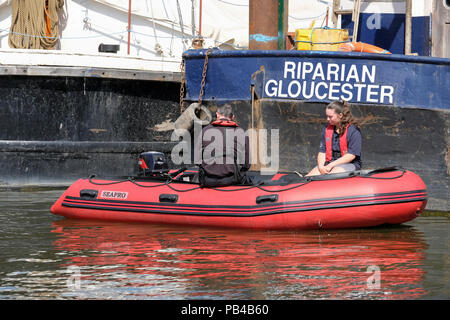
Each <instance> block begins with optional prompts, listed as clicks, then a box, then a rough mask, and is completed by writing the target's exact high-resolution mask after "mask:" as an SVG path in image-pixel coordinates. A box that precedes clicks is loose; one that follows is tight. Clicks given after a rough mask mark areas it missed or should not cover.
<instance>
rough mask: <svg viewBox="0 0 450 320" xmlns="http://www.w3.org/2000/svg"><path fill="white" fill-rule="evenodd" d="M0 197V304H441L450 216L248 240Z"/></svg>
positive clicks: (252, 235) (44, 195)
mask: <svg viewBox="0 0 450 320" xmlns="http://www.w3.org/2000/svg"><path fill="white" fill-rule="evenodd" d="M62 192H63V191H62V190H35V191H28V192H24V191H21V192H19V191H3V192H0V255H1V259H0V299H448V298H449V297H450V294H449V283H450V275H449V273H450V272H449V253H448V242H449V227H450V221H449V219H448V218H447V217H439V216H438V217H419V218H417V219H415V220H413V221H411V222H409V223H406V224H403V225H400V226H390V227H377V228H369V229H352V230H321V231H292V230H291V231H249V230H230V229H218V228H197V227H185V226H172V225H154V224H136V223H134V224H133V223H117V222H115V223H110V222H101V221H88V220H68V219H65V218H61V217H57V216H54V215H52V214H51V213H50V206H51V205H52V204H53V202H54V201H56V199H57V198H58V197H59V196H60V195H61V194H62Z"/></svg>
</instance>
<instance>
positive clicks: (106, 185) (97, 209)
mask: <svg viewBox="0 0 450 320" xmlns="http://www.w3.org/2000/svg"><path fill="white" fill-rule="evenodd" d="M193 174H194V173H193V172H192V171H185V172H183V173H180V174H178V175H176V176H173V177H170V178H169V179H166V180H164V179H161V177H159V178H157V179H155V178H152V177H135V178H124V179H100V178H93V177H91V178H88V179H80V180H78V181H76V182H75V183H74V184H73V185H72V186H70V187H69V188H68V189H67V191H66V192H65V193H64V194H63V195H62V196H61V197H60V199H59V200H58V201H56V203H55V204H54V205H53V206H52V208H51V211H52V213H54V214H56V215H61V216H64V217H67V218H76V219H100V220H111V221H133V222H150V223H172V224H185V225H203V226H215V227H231V228H251V229H291V228H295V229H336V228H358V227H371V226H377V225H382V224H399V223H404V222H407V221H410V220H412V219H414V218H416V217H417V216H418V215H419V214H420V213H421V212H422V211H423V210H424V208H425V205H426V202H427V191H426V186H425V184H424V182H423V181H422V179H421V178H420V177H419V176H418V175H416V174H415V173H413V172H411V171H408V170H404V169H401V168H397V167H393V168H384V169H377V170H361V171H354V172H349V173H340V174H333V175H322V176H316V177H307V178H304V177H300V176H299V175H297V174H296V173H278V174H275V175H273V176H259V175H257V174H256V173H254V172H252V173H251V174H252V175H253V185H248V186H228V187H217V188H200V187H199V185H198V184H196V183H193V182H190V180H192V179H191V178H192V176H193Z"/></svg>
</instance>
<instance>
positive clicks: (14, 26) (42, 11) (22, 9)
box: [8, 0, 64, 49]
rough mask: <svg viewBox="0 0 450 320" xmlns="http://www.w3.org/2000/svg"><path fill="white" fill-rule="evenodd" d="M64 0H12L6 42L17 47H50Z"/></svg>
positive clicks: (55, 34) (53, 41)
mask: <svg viewBox="0 0 450 320" xmlns="http://www.w3.org/2000/svg"><path fill="white" fill-rule="evenodd" d="M63 6H64V0H33V1H29V0H13V2H12V15H11V28H10V33H9V39H8V43H9V46H10V47H11V48H17V49H52V48H54V47H55V45H56V43H57V41H58V35H59V27H58V21H59V17H58V10H60V9H61V8H62V7H63ZM33 35H34V36H33Z"/></svg>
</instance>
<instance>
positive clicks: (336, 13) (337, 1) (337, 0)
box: [331, 0, 341, 28]
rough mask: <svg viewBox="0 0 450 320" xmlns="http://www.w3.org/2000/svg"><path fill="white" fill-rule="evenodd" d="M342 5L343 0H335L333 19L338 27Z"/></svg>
mask: <svg viewBox="0 0 450 320" xmlns="http://www.w3.org/2000/svg"><path fill="white" fill-rule="evenodd" d="M340 6H341V0H333V12H332V14H331V21H332V22H333V26H334V27H335V28H337V22H338V17H339V14H340V13H339V10H340V9H339V8H340Z"/></svg>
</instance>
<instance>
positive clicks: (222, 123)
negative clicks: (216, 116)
mask: <svg viewBox="0 0 450 320" xmlns="http://www.w3.org/2000/svg"><path fill="white" fill-rule="evenodd" d="M211 124H212V125H214V126H221V127H238V125H237V123H236V122H234V121H232V120H226V119H220V120H216V121H214V122H211Z"/></svg>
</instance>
